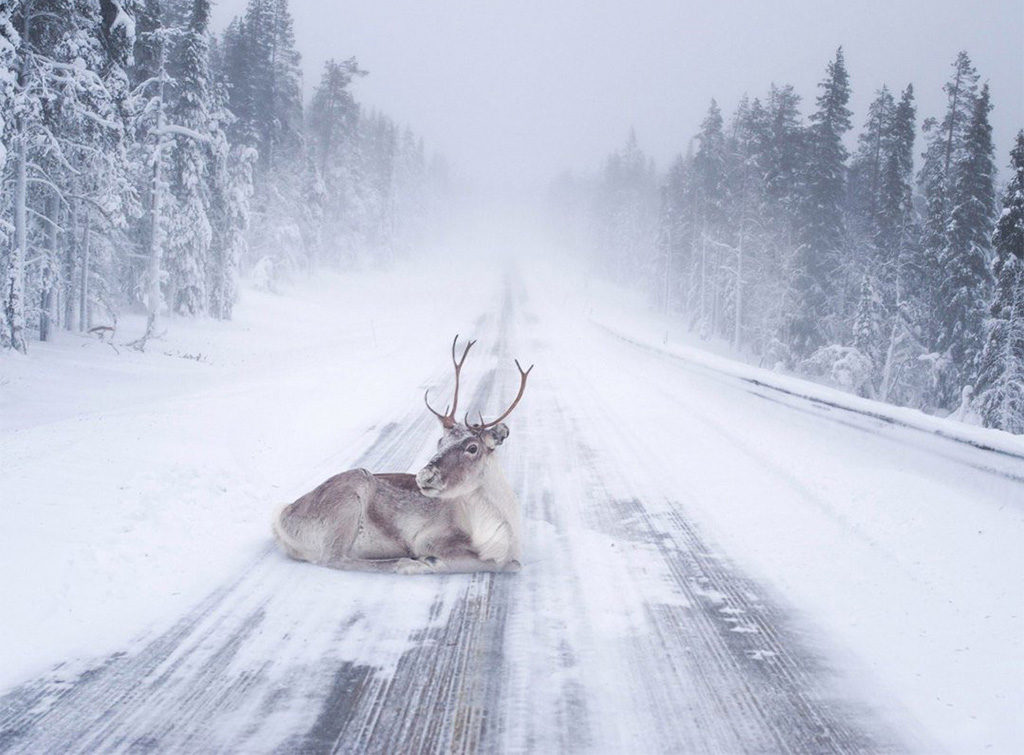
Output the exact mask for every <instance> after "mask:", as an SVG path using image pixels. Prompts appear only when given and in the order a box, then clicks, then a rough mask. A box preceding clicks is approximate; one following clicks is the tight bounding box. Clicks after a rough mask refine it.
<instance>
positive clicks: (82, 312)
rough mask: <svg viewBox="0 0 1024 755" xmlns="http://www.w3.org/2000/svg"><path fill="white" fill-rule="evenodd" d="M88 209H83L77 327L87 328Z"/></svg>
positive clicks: (88, 314) (80, 328) (88, 324)
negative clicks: (83, 223)
mask: <svg viewBox="0 0 1024 755" xmlns="http://www.w3.org/2000/svg"><path fill="white" fill-rule="evenodd" d="M90 242H91V239H90V235H89V210H88V208H86V210H85V233H84V234H83V235H82V280H81V294H80V298H79V300H78V329H79V330H83V331H84V330H88V329H89V326H90V325H91V323H90V322H89V320H90V313H89V246H90Z"/></svg>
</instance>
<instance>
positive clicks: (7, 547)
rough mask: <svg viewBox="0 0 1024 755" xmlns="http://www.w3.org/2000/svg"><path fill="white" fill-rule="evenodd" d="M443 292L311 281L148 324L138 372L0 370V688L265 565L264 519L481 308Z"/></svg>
mask: <svg viewBox="0 0 1024 755" xmlns="http://www.w3.org/2000/svg"><path fill="white" fill-rule="evenodd" d="M451 279H452V276H451V270H450V269H448V268H445V267H444V266H438V267H436V268H435V270H434V271H427V270H411V269H407V270H398V271H397V272H392V273H391V274H383V273H359V274H349V275H345V276H341V275H335V274H322V275H319V276H317V278H316V279H315V280H306V281H302V282H299V283H296V284H295V285H294V286H292V287H290V289H289V290H288V291H287V294H285V295H277V294H271V293H265V292H259V291H255V290H246V291H244V295H243V297H242V300H241V302H240V304H239V306H238V308H237V312H236V317H235V319H234V320H233V321H232V322H219V321H213V320H189V319H169V320H166V321H165V325H166V329H167V332H166V336H165V337H164V338H163V339H161V340H158V341H153V342H151V344H150V345H149V348H148V349H147V352H146V353H145V354H139V353H137V352H135V351H133V350H131V349H127V348H125V347H124V346H119V350H120V354H117V353H115V351H114V349H112V348H111V347H110V346H109V345H106V344H103V343H100V342H98V341H97V340H95V339H94V338H89V337H84V336H78V335H74V334H68V333H64V332H61V331H57V340H56V341H55V342H53V343H47V344H38V343H37V344H33V347H34V348H32V350H31V352H30V353H29V355H28V356H27V357H20V356H12V355H5V356H4V357H3V358H0V574H2V575H4V578H3V579H2V580H0V606H2V607H3V609H2V613H3V620H2V621H0V688H2V687H7V686H9V685H11V684H13V683H15V682H17V681H19V680H21V679H24V678H26V677H27V676H29V675H32V674H35V673H38V672H41V671H43V670H45V668H47V667H48V666H49V665H50V664H52V663H54V662H57V661H60V660H62V659H64V658H67V657H70V656H77V655H82V654H87V655H94V654H96V653H97V652H104V651H106V650H108V649H109V650H113V649H117V648H120V647H122V646H123V645H124V644H125V643H126V641H127V640H128V639H129V638H131V637H133V636H135V635H137V634H138V633H139V632H140V631H141V630H142V629H143V628H144V627H146V626H147V625H149V624H150V623H152V622H165V621H166V620H168V619H171V618H175V617H177V616H179V615H180V614H181V613H183V612H184V611H185V609H186V608H188V607H190V606H191V605H192V604H193V603H194V602H195V601H196V600H197V599H198V598H199V597H202V596H203V595H204V594H205V593H206V591H207V590H209V588H210V587H211V586H212V585H213V584H216V581H217V580H218V579H220V578H222V577H223V576H224V575H226V574H227V573H228V572H229V571H230V570H231V569H232V568H233V567H235V566H237V565H238V564H240V563H242V562H244V561H245V560H246V559H248V558H251V556H252V554H253V553H254V552H256V551H258V550H259V549H262V548H263V547H265V545H266V543H267V541H268V533H269V524H268V523H269V519H270V513H271V511H272V510H273V509H274V508H276V507H279V506H280V505H282V504H283V503H287V502H289V501H291V500H293V499H294V498H296V497H297V496H298V495H300V494H302V493H304V492H306V490H307V489H309V488H311V487H313V486H314V485H315V484H317V483H319V482H320V481H321V480H322V479H323V478H324V477H325V476H326V475H327V474H329V473H333V472H335V471H340V470H338V469H337V465H338V463H339V462H338V460H339V459H347V458H351V457H352V456H354V455H355V454H354V453H353V449H354V448H358V447H359V445H360V443H363V444H365V442H366V440H365V436H366V434H367V433H369V432H371V430H372V428H373V427H374V426H375V425H380V424H382V423H383V422H386V421H387V420H388V419H389V418H392V417H394V416H400V415H402V414H405V413H407V412H408V411H410V409H411V408H412V407H414V406H416V405H417V404H418V402H420V401H421V398H422V391H423V390H424V389H425V388H426V387H427V386H425V385H423V384H422V382H421V381H422V380H423V377H424V376H426V375H437V376H438V378H439V380H442V379H447V377H448V371H447V363H446V361H445V359H446V351H445V350H446V349H447V345H448V344H449V343H450V338H451V335H452V334H454V333H455V332H456V331H457V330H459V329H460V328H466V327H469V326H471V325H472V324H473V322H474V321H475V319H476V318H477V316H478V314H479V313H480V312H481V311H483V309H484V306H483V303H482V302H481V301H480V298H481V297H482V296H484V295H486V294H487V293H490V292H489V291H487V290H479V291H477V290H476V289H469V290H468V291H464V290H459V291H458V292H457V294H458V295H457V296H452V295H451V294H453V293H456V292H455V291H454V290H453V288H452V286H451V284H450V283H448V282H447V281H450V280H451ZM439 295H444V296H445V306H444V307H443V308H441V307H438V306H437V301H438V296H439ZM141 330H142V322H141V320H139V319H138V318H124V320H123V321H122V324H121V326H120V332H119V333H118V336H117V341H118V342H120V343H123V342H126V341H130V340H131V339H132V338H135V337H136V336H137V335H138V332H141Z"/></svg>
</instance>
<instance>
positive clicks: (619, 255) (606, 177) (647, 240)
mask: <svg viewBox="0 0 1024 755" xmlns="http://www.w3.org/2000/svg"><path fill="white" fill-rule="evenodd" d="M593 214H594V217H595V218H597V219H598V220H597V222H596V223H595V229H594V232H595V235H596V239H595V246H596V248H597V250H598V254H599V255H600V259H601V264H602V266H603V267H604V268H605V269H606V270H607V271H608V272H609V274H610V275H613V276H615V278H616V280H618V281H620V282H622V283H623V284H624V285H630V286H640V287H641V288H643V289H645V290H650V288H649V287H648V286H647V285H646V284H647V283H648V282H649V281H650V280H651V279H653V278H655V277H656V276H657V271H656V264H655V254H654V248H655V246H654V239H655V238H656V236H657V223H658V188H657V182H656V181H655V178H654V164H653V161H652V160H651V159H650V158H649V157H647V155H645V154H644V153H643V151H642V150H641V149H640V145H639V143H638V142H637V138H636V132H635V131H634V130H633V129H630V132H629V137H628V138H627V140H626V144H625V146H624V147H623V148H622V149H621V150H620V151H617V152H614V153H612V154H611V155H609V157H608V159H607V160H606V161H605V165H604V169H603V171H602V175H601V178H600V182H599V185H598V188H597V191H596V192H595V197H594V208H593Z"/></svg>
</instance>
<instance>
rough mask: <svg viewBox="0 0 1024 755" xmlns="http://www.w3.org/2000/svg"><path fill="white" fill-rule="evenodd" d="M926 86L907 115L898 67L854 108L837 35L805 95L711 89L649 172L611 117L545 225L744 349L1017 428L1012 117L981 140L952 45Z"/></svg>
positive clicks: (1023, 156)
mask: <svg viewBox="0 0 1024 755" xmlns="http://www.w3.org/2000/svg"><path fill="white" fill-rule="evenodd" d="M944 90H945V95H946V100H947V103H948V104H947V107H946V110H945V111H944V112H940V113H930V114H926V117H925V118H924V119H923V120H921V119H920V118H919V114H918V112H917V105H916V102H915V90H914V85H913V84H912V83H907V84H905V85H901V86H900V87H899V88H894V89H890V88H889V87H886V86H883V87H882V88H880V89H879V90H878V91H877V92H876V93H875V97H874V99H873V101H872V102H871V105H870V107H869V109H868V111H867V112H866V113H862V114H857V116H856V117H855V115H854V114H853V113H851V111H850V109H849V107H848V105H849V100H850V92H851V79H850V74H849V73H848V71H847V67H846V63H845V60H844V56H843V50H842V49H841V48H840V49H839V50H837V52H836V54H835V58H834V59H833V60H831V61H830V62H829V63H828V65H827V68H826V70H825V74H824V77H823V78H822V79H821V82H820V84H819V91H818V93H817V95H816V96H815V97H814V98H813V100H811V99H810V98H808V100H810V101H811V102H812V104H811V106H810V107H806V106H802V101H803V95H802V94H801V93H798V92H797V91H796V90H795V89H794V87H793V86H790V85H786V84H772V85H771V87H770V88H769V90H768V91H767V93H766V94H765V95H763V96H756V97H744V98H743V99H742V100H740V101H739V102H738V103H736V104H735V107H734V109H733V111H732V114H731V115H730V116H728V117H727V116H726V115H723V112H722V108H721V106H720V105H719V104H718V103H717V102H716V101H714V100H712V101H711V104H710V107H709V108H708V110H707V115H706V117H705V118H704V120H703V122H702V123H701V125H700V130H699V132H698V133H697V134H696V135H694V136H693V138H692V139H690V140H689V141H688V142H683V143H682V144H681V145H680V148H681V151H682V154H681V155H680V156H679V157H678V158H677V159H676V160H675V161H674V162H673V163H672V164H671V165H670V166H668V167H667V169H666V170H663V171H659V170H658V169H657V167H656V166H655V165H654V162H653V160H652V159H651V158H649V157H647V156H646V155H645V154H644V152H643V151H642V149H641V146H640V144H639V143H638V140H637V138H636V136H635V134H633V133H631V134H630V136H629V139H628V141H627V142H626V144H625V146H624V147H623V148H622V149H620V150H618V151H616V152H614V153H613V154H611V155H610V156H609V157H608V159H607V161H606V162H605V164H604V166H603V167H602V168H601V170H600V172H599V173H598V174H597V175H595V176H584V177H579V176H574V175H573V174H571V173H566V174H563V175H562V176H560V177H559V178H558V179H557V180H556V181H555V182H554V183H553V184H552V186H551V189H550V193H549V196H550V202H549V206H550V208H551V223H552V225H553V227H554V229H555V230H556V232H558V233H560V234H562V237H563V238H564V239H566V241H567V242H568V243H572V244H574V245H578V246H583V247H585V248H588V249H590V251H591V253H592V256H593V258H594V260H595V261H596V263H597V264H598V265H599V267H600V269H602V270H603V271H604V272H605V273H606V274H608V275H610V276H612V277H613V278H614V279H615V280H618V281H622V282H626V283H628V284H629V285H631V286H634V287H636V288H639V289H641V290H643V291H644V292H645V293H646V295H647V296H648V298H649V301H650V303H651V306H653V307H656V308H657V309H658V310H660V311H662V312H664V313H666V314H667V315H671V316H678V317H681V318H684V319H685V320H686V321H687V323H688V325H689V328H690V329H691V330H692V331H693V332H694V333H696V334H698V335H699V336H700V337H701V338H703V339H721V340H723V341H725V342H727V343H728V344H729V346H731V348H732V349H733V350H734V351H735V352H737V353H742V354H745V355H746V356H747V358H749V359H751V360H753V361H755V362H756V363H758V364H761V365H764V366H768V367H771V368H776V369H786V370H791V371H795V372H797V373H799V374H803V375H807V376H811V377H813V378H816V379H820V380H823V381H825V382H827V383H830V384H832V385H834V386H837V387H841V388H843V389H845V390H849V391H852V392H855V393H857V394H859V395H861V396H865V397H869V398H874V399H877V400H880V401H884V402H888V403H893V404H897V405H901V406H910V407H915V408H920V409H924V410H926V411H928V412H932V413H940V414H943V415H945V414H948V413H951V412H952V413H955V416H957V417H959V418H961V419H965V420H968V421H975V422H977V421H981V422H983V423H984V424H985V425H987V426H989V427H995V428H1000V429H1003V430H1008V431H1010V432H1014V433H1024V226H1022V222H1021V219H1022V217H1024V131H1022V132H1021V133H1020V134H1018V136H1017V141H1016V147H1015V148H1014V149H1013V152H1012V155H1000V156H996V155H995V152H994V147H993V143H992V129H991V126H990V124H989V113H990V111H991V110H992V108H993V102H992V101H991V96H990V92H989V86H988V84H987V83H984V82H983V80H982V76H981V74H980V73H979V72H978V71H977V70H975V67H974V65H973V64H972V62H971V59H970V57H969V56H968V54H967V53H966V52H960V53H959V54H958V55H956V58H955V60H954V61H953V64H952V66H951V69H950V71H949V80H948V82H947V83H946V85H945V88H944ZM805 113H806V115H805ZM855 122H860V123H862V124H863V125H862V126H861V128H860V131H859V133H858V135H857V139H856V148H855V149H854V150H853V151H852V154H851V153H850V150H848V149H847V147H846V146H845V144H846V139H847V136H848V133H849V132H850V131H851V129H852V128H854V123H855ZM919 128H920V129H922V130H923V133H924V142H923V143H920V142H919V140H918V139H917V135H918V131H919ZM997 168H1002V170H1001V172H999V173H998V174H999V175H1001V176H1003V177H1004V180H1005V188H1004V189H1003V191H1002V192H1001V193H1000V192H998V191H997V189H998V187H997Z"/></svg>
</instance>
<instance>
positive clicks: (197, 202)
mask: <svg viewBox="0 0 1024 755" xmlns="http://www.w3.org/2000/svg"><path fill="white" fill-rule="evenodd" d="M191 5H192V12H191V17H190V18H189V22H188V27H187V28H186V29H185V31H184V35H183V40H182V42H181V43H180V44H179V45H178V54H179V55H180V59H179V60H178V61H177V65H176V66H175V68H176V70H177V72H178V75H177V82H176V93H177V99H176V102H175V104H174V107H173V108H172V109H171V119H172V121H173V126H171V125H165V126H164V128H165V129H167V130H171V129H173V131H172V136H173V137H174V141H173V143H172V147H171V165H172V170H171V175H170V187H171V191H172V192H173V194H174V196H175V198H176V202H175V203H174V209H175V211H174V213H173V214H172V215H171V222H170V233H169V236H168V241H169V243H168V245H167V251H166V254H167V273H168V281H167V288H168V292H169V297H168V299H169V304H170V305H171V307H172V308H173V309H174V310H175V311H176V312H178V313H180V314H187V315H195V314H199V313H200V312H203V311H205V309H206V304H207V294H206V275H207V264H208V257H209V252H210V242H211V241H212V238H213V230H212V228H211V226H210V214H211V208H210V187H209V185H208V180H209V176H210V172H211V166H210V159H211V157H212V155H211V147H212V146H213V139H212V137H211V135H210V130H211V128H210V127H211V114H210V109H211V103H212V95H211V86H210V71H209V58H208V56H209V50H208V46H207V26H208V24H209V16H210V3H209V0H192V2H191ZM214 159H216V158H214Z"/></svg>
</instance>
